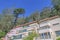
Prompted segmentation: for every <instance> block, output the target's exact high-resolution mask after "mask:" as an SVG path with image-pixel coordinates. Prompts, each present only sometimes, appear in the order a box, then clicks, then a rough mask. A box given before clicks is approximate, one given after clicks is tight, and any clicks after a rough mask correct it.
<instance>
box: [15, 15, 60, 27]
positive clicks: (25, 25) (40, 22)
mask: <svg viewBox="0 0 60 40" xmlns="http://www.w3.org/2000/svg"><path fill="white" fill-rule="evenodd" d="M55 18H59V16H58V15H57V16H53V17H50V18H45V19H43V20H39V22H40V23H41V22H43V21H47V20H52V19H55ZM37 22H38V21H33V22H29V23H25V24H22V25H18V26H16V28H17V27H22V26H27V25H30V24H33V23H37Z"/></svg>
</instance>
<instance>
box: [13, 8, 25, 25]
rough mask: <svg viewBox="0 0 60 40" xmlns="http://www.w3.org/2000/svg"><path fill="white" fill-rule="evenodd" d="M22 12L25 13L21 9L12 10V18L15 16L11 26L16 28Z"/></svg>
mask: <svg viewBox="0 0 60 40" xmlns="http://www.w3.org/2000/svg"><path fill="white" fill-rule="evenodd" d="M24 12H25V10H24V9H23V8H18V9H15V10H14V16H15V20H14V24H13V25H14V26H16V23H17V19H18V16H19V14H24Z"/></svg>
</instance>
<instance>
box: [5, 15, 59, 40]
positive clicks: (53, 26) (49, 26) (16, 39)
mask: <svg viewBox="0 0 60 40" xmlns="http://www.w3.org/2000/svg"><path fill="white" fill-rule="evenodd" d="M23 26H24V27H23ZM32 30H35V31H36V32H37V33H38V34H39V37H37V38H36V39H35V40H56V37H59V36H60V17H59V16H54V17H51V18H46V19H43V20H40V21H39V24H38V23H37V21H34V22H30V23H26V24H23V25H19V26H17V27H16V28H14V29H12V30H10V32H9V33H7V35H6V37H5V39H6V40H10V39H11V40H22V39H23V38H24V37H26V36H28V34H29V33H30V32H31V31H32Z"/></svg>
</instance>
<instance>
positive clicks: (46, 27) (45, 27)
mask: <svg viewBox="0 0 60 40" xmlns="http://www.w3.org/2000/svg"><path fill="white" fill-rule="evenodd" d="M48 28H50V27H49V26H43V27H40V30H42V29H48Z"/></svg>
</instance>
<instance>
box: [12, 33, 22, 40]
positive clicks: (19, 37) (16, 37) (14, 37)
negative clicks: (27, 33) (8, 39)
mask: <svg viewBox="0 0 60 40" xmlns="http://www.w3.org/2000/svg"><path fill="white" fill-rule="evenodd" d="M21 38H22V34H20V35H17V36H13V39H21Z"/></svg>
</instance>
